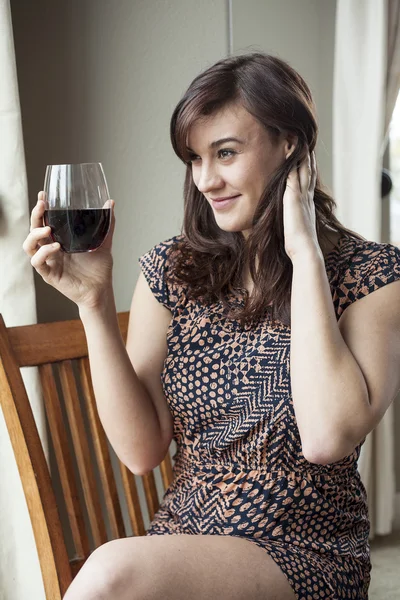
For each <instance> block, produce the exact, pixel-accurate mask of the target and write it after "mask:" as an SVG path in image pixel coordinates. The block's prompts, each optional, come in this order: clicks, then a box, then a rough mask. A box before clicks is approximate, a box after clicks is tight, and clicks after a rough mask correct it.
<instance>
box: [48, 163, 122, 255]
mask: <svg viewBox="0 0 400 600" xmlns="http://www.w3.org/2000/svg"><path fill="white" fill-rule="evenodd" d="M44 192H45V204H46V209H45V212H44V222H45V225H49V226H50V227H51V234H50V237H51V239H52V240H53V241H54V242H59V243H60V246H61V249H62V250H63V251H64V252H68V253H72V252H92V251H93V250H96V249H97V248H99V247H100V246H101V244H102V243H103V242H104V240H105V238H106V236H107V234H108V232H109V229H110V224H111V203H110V202H108V200H109V198H110V196H109V193H108V187H107V181H106V178H105V175H104V171H103V167H102V164H101V163H80V164H73V165H48V166H47V168H46V175H45V180H44Z"/></svg>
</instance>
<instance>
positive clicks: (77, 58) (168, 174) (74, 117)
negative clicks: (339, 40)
mask: <svg viewBox="0 0 400 600" xmlns="http://www.w3.org/2000/svg"><path fill="white" fill-rule="evenodd" d="M11 7H12V16H13V26H14V34H15V44H16V54H17V66H18V76H19V86H20V96H21V105H22V116H23V128H24V138H25V149H26V162H27V169H28V181H29V190H30V199H31V203H34V202H35V200H36V192H37V191H38V190H39V189H41V188H42V185H43V176H44V170H45V166H46V164H48V163H60V162H63V163H65V162H80V161H101V162H102V163H103V166H104V169H105V172H106V175H107V178H108V183H109V188H110V192H111V196H112V197H113V198H114V199H115V201H116V204H117V206H116V215H117V227H116V232H115V238H114V250H113V254H114V259H115V270H114V272H115V274H114V284H115V293H116V299H117V308H118V310H127V309H128V308H129V305H130V300H131V296H132V291H133V288H134V285H135V281H136V279H137V276H138V273H139V267H138V264H137V258H138V256H139V255H140V254H142V253H143V252H144V251H146V250H147V249H149V248H150V247H151V246H152V245H153V244H155V243H157V242H158V241H161V240H163V239H166V238H168V237H170V236H172V235H174V234H176V233H178V232H179V230H180V226H181V219H182V204H183V202H182V183H183V166H182V165H181V164H180V162H179V161H178V159H177V158H176V157H175V155H174V154H173V151H172V149H171V147H170V142H169V119H170V116H171V113H172V110H173V108H174V106H175V104H176V102H177V101H178V99H179V98H180V96H181V94H182V93H183V92H184V90H185V88H186V87H187V85H188V84H189V83H190V81H191V79H192V78H193V77H194V76H195V75H196V74H197V73H198V72H199V71H201V70H202V69H203V68H205V67H206V66H208V65H209V64H212V63H213V62H214V61H216V60H217V59H219V58H221V57H223V56H226V54H227V51H228V41H229V36H228V23H229V19H228V2H225V1H223V0H203V1H202V2H198V1H197V0H170V1H168V0H119V1H118V2H110V1H108V0H69V1H68V2H54V0H36V1H35V2H32V1H31V0H12V2H11ZM232 9H233V12H232V25H233V27H232V32H231V34H232V36H231V38H232V39H233V51H234V52H235V53H240V52H242V51H249V50H255V49H262V50H264V51H267V52H270V53H272V54H277V55H279V56H281V57H282V58H283V59H285V60H288V61H289V62H290V63H291V64H292V66H293V67H295V68H296V69H298V70H299V71H300V73H301V74H302V75H303V76H304V78H305V79H306V80H307V82H308V83H309V85H310V87H311V89H312V92H313V94H314V97H315V100H316V103H317V111H318V117H319V123H320V140H319V144H318V148H317V154H318V160H319V164H320V168H321V172H322V176H323V180H324V182H325V184H326V185H327V186H328V187H329V188H330V187H331V185H332V84H333V46H334V31H335V10H336V1H335V0H279V2H278V1H276V0H232ZM36 290H37V304H38V318H39V321H41V322H44V321H51V320H54V319H63V318H71V317H74V316H77V311H76V308H75V306H74V305H72V304H71V303H70V302H69V301H67V300H65V299H64V298H63V297H62V296H60V295H59V294H58V293H57V292H55V291H54V290H52V289H51V288H50V287H48V286H46V285H45V284H43V282H42V281H41V280H40V279H39V278H38V277H36ZM399 413H400V411H399V410H397V416H396V419H397V421H396V422H397V426H399V425H400V414H399ZM397 459H398V460H397V469H398V472H397V475H398V478H397V481H398V489H399V490H400V441H398V446H397Z"/></svg>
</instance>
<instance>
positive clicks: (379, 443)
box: [333, 0, 395, 539]
mask: <svg viewBox="0 0 400 600" xmlns="http://www.w3.org/2000/svg"><path fill="white" fill-rule="evenodd" d="M387 11H388V5H387V0H385V1H383V0H350V1H349V0H338V2H337V13H336V15H337V16H336V39H335V69H334V102H333V106H334V114H333V181H334V184H333V188H334V196H335V198H336V199H337V202H338V209H339V210H338V216H339V218H340V220H341V221H342V222H343V223H344V225H345V226H347V227H349V228H350V229H353V230H355V231H357V232H359V233H361V235H363V236H364V237H366V238H367V239H369V240H373V241H377V242H379V241H381V239H380V236H381V197H380V183H381V170H382V157H383V139H384V134H385V113H386V99H387V94H386V75H387V58H388V53H387V39H388V32H387V25H388V22H387ZM393 411H394V407H393V405H392V406H391V407H390V408H389V410H388V411H387V413H386V414H385V416H384V417H383V419H382V421H381V422H380V424H379V425H378V426H377V427H376V428H375V430H374V431H373V432H371V433H370V434H369V435H368V436H367V439H366V441H365V443H364V446H363V448H362V452H361V456H360V460H359V464H358V468H359V472H360V475H361V479H362V481H363V483H364V485H365V487H366V490H367V493H368V506H369V513H370V520H371V534H370V539H373V537H374V536H375V534H379V535H385V534H388V533H390V532H391V531H392V527H393V518H394V501H395V464H394V459H395V457H394V417H393Z"/></svg>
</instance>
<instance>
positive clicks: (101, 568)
mask: <svg viewBox="0 0 400 600" xmlns="http://www.w3.org/2000/svg"><path fill="white" fill-rule="evenodd" d="M171 138H172V144H173V147H174V149H175V152H176V154H177V155H178V157H179V158H180V159H181V160H182V161H183V162H184V163H185V165H186V181H185V205H184V223H183V228H182V234H181V235H177V236H176V237H174V238H172V239H170V240H167V241H165V242H162V243H160V244H157V245H156V246H155V247H154V248H152V249H151V250H150V251H149V252H147V253H146V254H145V255H144V256H142V257H141V259H140V263H141V267H142V272H141V274H140V277H139V279H138V282H137V286H136V289H135V292H134V294H133V300H132V306H131V313H130V322H129V334H128V341H127V347H126V349H125V347H124V344H123V342H122V340H121V337H120V334H119V331H118V325H117V318H116V310H115V304H114V297H113V291H112V281H111V274H112V257H111V239H112V231H111V233H110V235H109V237H108V238H107V240H106V242H105V244H104V245H103V246H102V247H101V248H100V249H99V250H98V251H96V252H95V253H91V254H83V255H82V254H72V255H65V254H63V253H62V252H60V248H59V246H58V245H57V244H51V243H49V240H48V234H49V229H48V228H46V227H43V211H44V203H43V201H42V200H41V198H42V196H41V195H39V200H38V203H37V205H36V207H35V208H34V210H33V211H32V228H31V232H30V234H29V235H28V237H27V239H26V241H25V244H24V249H25V251H26V253H27V254H28V255H29V256H30V257H31V262H32V265H33V266H34V268H35V269H36V270H37V271H38V273H39V274H40V275H41V276H42V277H43V279H44V280H45V281H46V282H48V283H49V284H50V285H53V286H54V287H56V288H57V289H58V290H59V291H60V292H62V293H63V294H65V295H66V296H68V297H69V298H70V299H71V300H73V301H75V302H76V303H77V305H78V307H79V312H80V317H81V319H82V321H83V324H84V327H85V332H86V336H87V341H88V347H89V358H90V365H91V371H92V376H93V384H94V389H95V394H96V401H97V405H98V410H99V415H100V418H101V421H102V423H103V426H104V429H105V431H106V433H107V436H108V438H109V440H110V442H111V444H112V445H113V447H114V449H115V451H116V453H117V455H118V456H119V458H120V459H121V460H122V462H124V463H125V464H126V465H127V466H128V468H129V469H131V471H132V472H133V473H136V474H143V473H146V472H147V471H150V470H151V469H153V468H154V467H155V466H156V465H158V464H159V463H160V462H161V461H162V459H163V458H164V456H165V454H166V452H167V450H168V448H169V446H170V443H171V440H172V439H173V438H174V439H175V440H176V443H177V452H176V455H175V457H174V458H175V465H174V475H175V478H174V481H173V483H172V484H171V486H170V487H169V488H168V490H167V491H166V493H165V496H164V499H163V501H162V504H161V506H160V509H159V511H158V512H157V514H156V516H155V518H154V520H153V522H152V523H151V524H150V528H149V530H148V532H147V536H144V537H141V538H137V537H133V538H128V539H123V540H114V541H112V542H109V543H107V544H105V545H104V546H102V547H100V548H99V549H97V550H96V551H95V552H94V553H93V554H92V555H91V556H90V558H89V559H88V561H87V562H86V564H85V565H84V567H83V568H82V570H81V571H80V572H79V574H78V575H77V577H76V579H75V580H74V582H73V583H72V585H71V586H70V589H69V590H68V592H67V594H66V596H65V598H66V600H77V599H79V600H92V599H93V600H94V599H96V600H98V599H100V598H107V599H108V598H113V600H138V599H146V600H149V599H151V600H153V599H157V600H158V599H163V600H167V599H171V600H187V599H188V598H191V599H192V600H205V599H212V598H217V597H218V598H220V599H221V600H222V599H225V600H239V599H240V600H242V599H246V600H247V599H252V600H253V599H254V600H258V599H260V600H261V599H262V600H272V599H278V598H279V600H293V599H294V598H297V599H298V600H311V599H314V598H330V599H333V598H335V599H339V598H343V599H346V600H348V599H350V598H354V599H357V600H362V599H366V598H367V597H368V586H369V581H370V569H371V564H370V557H369V545H368V534H369V520H368V509H367V498H366V492H365V488H364V486H363V484H362V482H361V480H360V476H359V473H358V471H357V459H358V457H359V454H360V448H361V446H362V443H363V442H364V440H365V437H366V435H367V434H368V433H369V432H370V431H372V430H373V429H374V427H376V425H377V424H378V423H379V421H380V420H381V419H382V417H383V415H384V413H385V411H386V410H387V408H388V407H389V405H390V403H391V402H392V400H393V398H394V396H395V394H396V392H397V390H398V389H399V387H400V369H399V363H400V311H399V305H400V281H399V279H400V251H399V250H398V249H397V248H395V247H394V246H392V245H390V244H378V243H375V242H371V241H366V240H364V239H363V238H362V237H361V236H359V235H357V234H355V233H353V232H351V231H349V230H347V229H346V228H345V227H344V226H343V225H342V224H341V223H340V222H339V221H338V220H337V219H336V217H335V216H334V214H333V211H334V208H335V203H334V201H333V199H332V198H330V197H329V196H328V195H327V194H326V193H325V192H323V191H322V189H321V185H320V181H319V178H318V172H317V164H316V159H315V153H314V148H315V144H316V140H317V124H316V119H315V111H314V104H313V101H312V97H311V94H310V90H309V88H308V87H307V85H306V83H305V82H304V80H303V79H302V78H301V77H300V75H299V74H298V73H296V72H295V71H294V70H293V69H292V68H291V67H290V66H289V65H288V64H286V63H285V62H283V61H282V60H279V59H278V58H274V57H272V56H268V55H264V54H260V53H256V54H249V55H244V56H237V57H233V58H227V59H225V60H221V61H219V62H218V63H217V64H215V65H214V66H212V67H211V68H209V69H208V70H206V71H205V72H204V73H202V74H201V75H199V76H198V77H197V78H196V79H195V80H194V81H193V82H192V84H191V85H190V87H189V89H188V91H187V92H186V94H185V95H184V97H183V99H182V100H181V101H180V102H179V104H178V106H177V108H176V109H175V112H174V114H173V117H172V121H171ZM113 224H114V222H113ZM112 230H113V228H112ZM389 284H390V285H389ZM371 292H374V293H371Z"/></svg>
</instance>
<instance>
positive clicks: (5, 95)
mask: <svg viewBox="0 0 400 600" xmlns="http://www.w3.org/2000/svg"><path fill="white" fill-rule="evenodd" d="M0 73H1V77H0V273H1V277H0V312H1V313H2V315H3V318H4V320H5V323H6V325H7V326H14V325H23V324H29V323H34V322H35V321H36V304H35V291H34V282H33V274H32V268H31V266H30V263H29V259H27V257H26V256H25V254H24V253H23V251H22V243H23V240H24V238H25V237H26V234H27V232H28V230H29V207H28V191H27V179H26V170H25V157H24V146H23V139H22V127H21V112H20V104H19V96H18V84H17V72H16V64H15V52H14V40H13V32H12V24H11V11H10V5H9V0H0ZM23 377H24V382H25V386H26V388H27V391H28V395H29V398H30V399H31V402H32V408H33V411H34V414H35V419H36V421H37V423H38V426H39V430H40V431H39V433H40V435H41V437H42V440H44V439H45V434H44V429H45V427H44V418H43V413H42V401H41V395H40V391H39V389H40V387H39V380H38V375H37V371H36V369H25V370H24V373H23ZM0 473H1V480H0V600H27V599H28V598H32V599H34V600H43V599H44V598H45V595H44V591H43V583H42V577H41V572H40V567H39V562H38V557H37V552H36V546H35V541H34V538H33V533H32V528H31V524H30V519H29V514H28V509H27V505H26V502H25V496H24V493H23V489H22V485H21V482H20V478H19V473H18V469H17V467H16V464H15V459H14V454H13V451H12V447H11V443H10V439H9V436H8V432H7V429H6V426H5V423H4V418H3V414H2V412H1V410H0Z"/></svg>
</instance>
